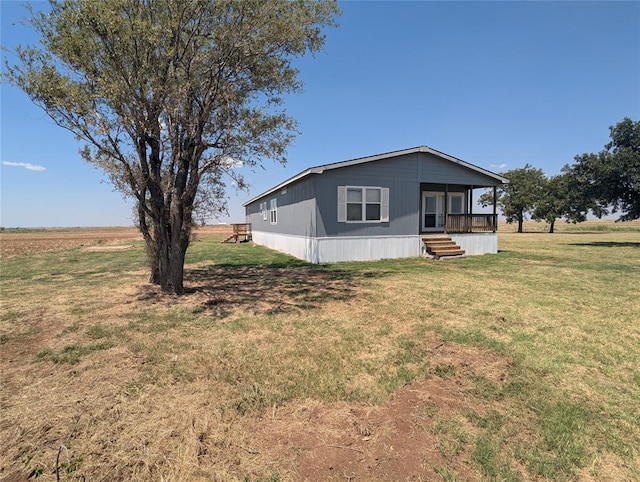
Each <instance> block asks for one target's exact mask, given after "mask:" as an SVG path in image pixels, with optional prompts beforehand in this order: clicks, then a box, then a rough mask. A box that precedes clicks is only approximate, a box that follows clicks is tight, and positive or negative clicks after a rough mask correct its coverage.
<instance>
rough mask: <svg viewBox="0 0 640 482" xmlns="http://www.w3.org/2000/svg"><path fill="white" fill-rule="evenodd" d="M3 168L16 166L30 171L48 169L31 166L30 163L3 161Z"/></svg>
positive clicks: (35, 165)
mask: <svg viewBox="0 0 640 482" xmlns="http://www.w3.org/2000/svg"><path fill="white" fill-rule="evenodd" d="M2 165H3V166H15V167H24V168H25V169H28V170H30V171H46V170H47V168H46V167H44V166H38V165H37V164H31V163H30V162H11V161H2Z"/></svg>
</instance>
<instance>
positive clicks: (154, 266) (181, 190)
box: [6, 0, 339, 294]
mask: <svg viewBox="0 0 640 482" xmlns="http://www.w3.org/2000/svg"><path fill="white" fill-rule="evenodd" d="M338 14H339V10H338V8H337V5H336V3H335V1H333V0H321V1H315V0H314V1H311V0H299V1H290V0H268V1H265V0H219V1H218V0H216V1H214V0H101V1H96V0H65V1H56V0H51V1H50V3H49V8H48V9H47V10H46V11H33V10H31V18H30V24H31V26H32V27H33V29H34V30H35V31H36V32H37V33H39V34H40V36H41V45H40V46H38V47H32V46H28V47H19V48H18V49H17V50H16V54H17V58H18V59H19V60H18V61H17V62H16V63H15V64H12V65H7V70H6V78H8V80H9V81H10V82H11V83H13V84H14V85H16V86H18V87H19V88H20V89H22V90H23V91H24V92H26V93H27V94H28V95H29V96H30V97H31V99H32V100H33V101H34V102H35V103H36V104H38V105H40V106H41V107H42V108H43V109H44V110H45V111H46V113H47V114H48V115H49V116H50V117H51V118H52V119H53V120H54V121H55V122H56V123H57V124H58V125H60V126H62V127H64V128H66V129H68V130H70V131H72V132H73V133H74V134H76V136H77V138H78V139H79V140H80V141H83V142H84V148H83V149H82V151H81V152H82V155H83V157H84V159H85V160H86V161H88V162H90V163H92V164H94V165H96V166H98V167H100V168H102V169H103V170H104V171H105V172H106V173H107V175H108V176H109V178H110V180H111V182H112V183H113V184H114V186H115V187H116V188H117V189H119V190H120V191H122V192H123V193H124V194H125V195H127V196H131V197H133V198H134V199H135V201H136V205H137V214H138V224H139V227H140V230H141V231H142V234H143V236H144V239H145V241H146V246H147V252H148V256H149V259H150V265H151V277H150V280H151V282H152V283H156V284H158V285H160V286H161V287H162V290H163V291H167V292H173V293H178V294H179V293H182V292H183V291H184V288H183V275H184V259H185V253H186V250H187V247H188V245H189V239H190V234H191V229H192V221H193V220H192V217H193V215H194V207H197V206H198V205H199V206H201V207H202V206H206V205H212V206H214V207H217V208H219V207H220V202H221V196H223V187H224V183H225V178H224V175H225V173H226V174H231V175H234V174H233V167H234V165H235V164H236V163H237V162H242V163H244V165H249V166H251V165H256V164H258V163H260V162H262V161H263V160H264V159H267V158H269V159H273V160H276V161H280V162H283V163H284V162H285V150H286V147H287V145H288V144H289V142H290V141H291V139H292V136H293V134H294V131H295V121H294V120H293V119H291V118H290V117H289V116H287V115H286V113H285V112H284V110H283V108H282V106H281V104H282V96H283V95H284V94H287V93H291V92H295V91H298V90H299V89H300V88H301V84H300V82H299V80H298V79H297V74H298V72H297V70H296V69H295V68H294V67H293V66H292V65H291V61H292V59H293V58H295V57H297V56H301V55H304V54H305V53H306V52H314V51H318V50H319V49H321V48H322V46H323V44H324V36H323V33H322V28H323V27H324V26H328V25H334V23H335V21H334V18H335V16H336V15H338ZM237 182H239V184H240V185H242V179H240V178H238V179H237ZM203 188H206V191H203ZM212 193H213V194H212Z"/></svg>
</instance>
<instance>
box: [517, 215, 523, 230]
mask: <svg viewBox="0 0 640 482" xmlns="http://www.w3.org/2000/svg"><path fill="white" fill-rule="evenodd" d="M523 223H524V219H523V216H519V217H518V232H519V233H521V232H522V224H523Z"/></svg>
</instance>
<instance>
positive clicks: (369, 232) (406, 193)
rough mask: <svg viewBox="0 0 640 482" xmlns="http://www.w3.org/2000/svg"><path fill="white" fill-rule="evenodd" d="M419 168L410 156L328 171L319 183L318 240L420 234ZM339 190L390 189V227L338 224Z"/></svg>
mask: <svg viewBox="0 0 640 482" xmlns="http://www.w3.org/2000/svg"><path fill="white" fill-rule="evenodd" d="M416 171H417V164H416V160H415V159H411V156H403V157H401V158H397V159H390V160H382V161H377V162H371V163H367V164H362V165H355V166H349V167H344V168H341V169H335V170H330V171H325V172H324V173H323V174H322V175H321V176H319V177H318V179H317V184H316V186H317V187H316V194H317V196H318V200H317V203H318V206H317V207H318V218H317V219H318V236H321V237H325V236H397V235H409V234H418V222H417V221H416V219H417V217H418V210H419V206H420V189H419V183H417V182H416ZM338 186H372V187H382V188H388V189H389V222H388V223H339V222H338V217H337V213H338Z"/></svg>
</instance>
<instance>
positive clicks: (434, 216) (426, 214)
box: [422, 191, 444, 231]
mask: <svg viewBox="0 0 640 482" xmlns="http://www.w3.org/2000/svg"><path fill="white" fill-rule="evenodd" d="M422 229H423V230H424V231H442V230H444V193H442V192H430V191H425V192H423V193H422Z"/></svg>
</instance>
